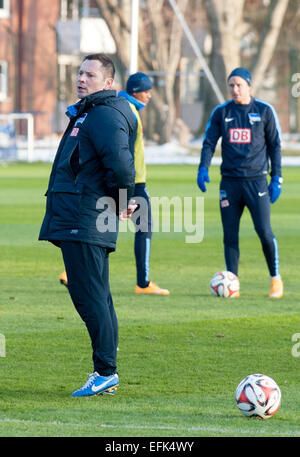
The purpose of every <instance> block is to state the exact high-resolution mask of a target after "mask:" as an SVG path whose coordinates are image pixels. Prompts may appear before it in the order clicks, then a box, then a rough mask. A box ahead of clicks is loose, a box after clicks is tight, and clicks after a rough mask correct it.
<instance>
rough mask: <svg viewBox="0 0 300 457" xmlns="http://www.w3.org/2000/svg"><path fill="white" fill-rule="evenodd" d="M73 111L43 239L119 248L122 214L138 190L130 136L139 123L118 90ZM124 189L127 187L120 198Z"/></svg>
mask: <svg viewBox="0 0 300 457" xmlns="http://www.w3.org/2000/svg"><path fill="white" fill-rule="evenodd" d="M68 110H69V111H68V113H67V115H68V116H69V117H70V122H69V125H68V127H67V129H66V131H65V133H64V135H63V137H62V139H61V142H60V145H59V147H58V150H57V153H56V157H55V160H54V163H53V167H52V171H51V175H50V179H49V185H48V190H47V192H46V195H47V204H46V214H45V217H44V220H43V223H42V227H41V230H40V235H39V240H48V241H51V242H53V243H54V244H56V245H58V246H59V244H60V243H59V242H60V241H62V240H64V241H68V240H70V241H80V242H86V243H90V244H95V245H99V246H102V247H107V248H108V249H109V250H114V249H115V246H116V240H117V233H118V218H117V214H118V212H119V211H121V210H122V209H124V208H126V207H127V203H128V201H129V199H130V198H131V197H132V195H133V191H134V180H135V171H134V161H133V157H132V153H131V152H130V150H129V138H130V135H131V134H132V133H133V129H134V128H136V121H135V118H134V115H133V113H132V111H131V109H130V107H129V104H128V102H127V101H126V100H125V99H124V98H121V97H117V96H116V92H115V91H113V90H104V91H100V92H96V93H94V94H91V95H89V96H87V97H85V98H84V99H82V100H81V101H80V102H78V103H77V104H75V105H73V106H71V107H69V108H68ZM120 189H125V192H124V191H122V192H123V193H122V198H121V200H119V195H120V193H119V191H120ZM107 197H108V198H107Z"/></svg>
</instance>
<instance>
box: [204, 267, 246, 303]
mask: <svg viewBox="0 0 300 457" xmlns="http://www.w3.org/2000/svg"><path fill="white" fill-rule="evenodd" d="M209 287H210V290H211V293H212V294H213V295H215V296H216V297H224V298H234V297H239V295H240V282H239V279H238V277H237V276H236V275H235V274H234V273H232V272H231V271H219V272H218V273H216V274H214V275H213V277H212V278H211V280H210V283H209Z"/></svg>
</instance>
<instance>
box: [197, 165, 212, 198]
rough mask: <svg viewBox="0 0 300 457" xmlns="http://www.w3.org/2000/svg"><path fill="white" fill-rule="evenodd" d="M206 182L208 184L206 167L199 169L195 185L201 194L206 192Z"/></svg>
mask: <svg viewBox="0 0 300 457" xmlns="http://www.w3.org/2000/svg"><path fill="white" fill-rule="evenodd" d="M206 182H210V179H209V176H208V169H207V168H206V167H200V168H199V170H198V176H197V184H198V187H199V188H200V189H201V190H202V192H206V186H205V183H206Z"/></svg>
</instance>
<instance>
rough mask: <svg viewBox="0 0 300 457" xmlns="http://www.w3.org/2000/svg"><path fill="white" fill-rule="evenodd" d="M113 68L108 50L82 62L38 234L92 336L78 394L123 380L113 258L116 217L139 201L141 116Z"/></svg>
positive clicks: (88, 393)
mask: <svg viewBox="0 0 300 457" xmlns="http://www.w3.org/2000/svg"><path fill="white" fill-rule="evenodd" d="M114 73H115V69H114V64H113V62H112V61H111V60H110V59H109V58H108V57H107V56H105V55H103V54H93V55H89V56H86V57H85V58H84V60H83V62H82V64H81V67H80V70H79V74H78V78H77V94H78V98H79V99H80V100H79V102H77V103H76V104H75V105H72V106H70V107H69V108H68V111H67V115H68V117H69V118H70V122H69V125H68V127H67V129H66V131H65V133H64V135H63V138H62V140H61V142H60V145H59V147H58V151H57V154H56V157H55V160H54V163H53V167H52V171H51V175H50V179H49V185H48V190H47V205H46V214H45V217H44V221H43V224H42V227H41V231H40V236H39V239H40V240H48V241H50V242H52V243H53V244H55V245H56V246H59V247H60V249H61V251H62V255H63V259H64V263H65V268H66V272H67V276H68V290H69V293H70V296H71V299H72V301H73V303H74V306H75V308H76V310H77V311H78V313H79V315H80V316H81V318H82V319H83V321H84V322H85V324H86V327H87V329H88V332H89V335H90V338H91V342H92V348H93V365H94V372H93V374H92V375H90V377H89V379H88V380H87V382H86V383H85V384H84V385H83V386H82V387H81V388H80V389H78V390H76V391H75V392H73V393H72V396H74V397H81V396H91V395H99V394H104V393H111V394H114V393H115V390H116V388H117V386H118V384H119V378H118V374H117V366H116V365H117V364H116V359H117V346H118V323H117V317H116V314H115V310H114V306H113V302H112V298H111V293H110V287H109V272H108V257H109V253H110V252H111V251H114V250H115V248H116V240H117V234H118V219H119V218H120V219H127V218H128V217H131V215H132V213H133V211H134V209H135V208H136V206H135V205H134V202H133V201H130V198H131V197H132V195H133V191H134V180H135V171H134V161H133V157H132V154H131V152H130V150H129V137H130V135H131V133H132V131H133V129H134V128H135V118H134V116H133V114H132V111H131V109H130V107H129V105H128V103H127V101H126V100H125V99H122V98H120V97H117V96H116V92H115V91H114V90H111V87H112V84H113V81H114Z"/></svg>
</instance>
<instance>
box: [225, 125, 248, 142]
mask: <svg viewBox="0 0 300 457" xmlns="http://www.w3.org/2000/svg"><path fill="white" fill-rule="evenodd" d="M229 143H239V144H246V143H251V129H241V128H232V129H229Z"/></svg>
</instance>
